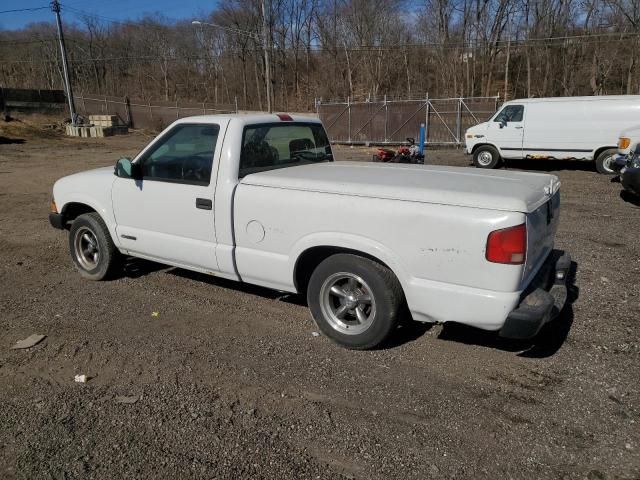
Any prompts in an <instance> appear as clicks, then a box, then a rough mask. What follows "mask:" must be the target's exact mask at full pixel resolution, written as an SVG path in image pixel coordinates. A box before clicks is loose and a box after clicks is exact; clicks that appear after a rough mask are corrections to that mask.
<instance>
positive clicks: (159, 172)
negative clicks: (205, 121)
mask: <svg viewBox="0 0 640 480" xmlns="http://www.w3.org/2000/svg"><path fill="white" fill-rule="evenodd" d="M219 131H220V127H219V126H218V125H194V124H182V125H177V126H176V127H174V128H173V129H171V130H170V131H169V132H168V133H167V134H166V135H165V136H164V137H163V138H162V139H161V140H160V141H159V142H158V143H157V144H156V145H154V147H153V148H152V149H151V150H149V151H148V152H146V153H145V155H144V157H143V158H141V159H140V160H139V161H140V162H141V163H142V177H143V178H144V179H148V180H159V181H165V182H175V183H188V184H195V185H209V181H210V180H211V165H212V164H213V153H214V152H215V149H216V143H217V141H218V132H219Z"/></svg>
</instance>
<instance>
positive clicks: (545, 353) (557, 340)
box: [438, 262, 580, 358]
mask: <svg viewBox="0 0 640 480" xmlns="http://www.w3.org/2000/svg"><path fill="white" fill-rule="evenodd" d="M576 272H577V264H576V263H575V262H571V270H570V271H569V275H568V277H567V302H566V303H565V306H564V308H563V310H562V312H561V313H560V315H559V316H558V317H557V318H556V319H555V320H553V321H552V322H549V323H547V324H546V325H545V326H544V327H542V330H540V333H538V335H536V336H535V337H534V338H532V339H529V340H511V339H508V338H502V337H500V336H499V335H498V334H497V333H496V332H487V331H485V330H479V329H477V328H473V327H469V326H466V325H461V324H457V323H446V324H444V325H443V328H442V331H441V332H440V335H438V338H439V339H440V340H449V341H453V342H460V343H465V344H468V345H479V346H482V347H489V348H496V349H498V350H504V351H507V352H518V356H519V357H528V358H547V357H551V356H552V355H554V354H555V353H556V352H557V351H558V350H560V348H561V347H562V345H563V344H564V342H565V340H566V339H567V337H568V336H569V331H570V330H571V326H572V325H573V303H574V302H575V301H576V300H577V299H578V296H579V294H580V290H579V288H578V287H577V286H576V284H575V279H576Z"/></svg>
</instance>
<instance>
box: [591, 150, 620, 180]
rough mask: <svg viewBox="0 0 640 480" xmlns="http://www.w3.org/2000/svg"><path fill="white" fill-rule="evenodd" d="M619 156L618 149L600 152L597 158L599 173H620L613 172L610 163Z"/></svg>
mask: <svg viewBox="0 0 640 480" xmlns="http://www.w3.org/2000/svg"><path fill="white" fill-rule="evenodd" d="M617 154H618V150H617V149H616V148H607V149H606V150H603V151H602V152H600V154H599V155H598V157H597V158H596V170H597V171H598V173H601V174H603V175H616V174H617V173H618V172H616V171H615V170H613V169H612V168H611V166H610V165H609V163H610V162H611V161H613V159H614V158H615V156H616V155H617Z"/></svg>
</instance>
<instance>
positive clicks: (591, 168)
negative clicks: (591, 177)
mask: <svg viewBox="0 0 640 480" xmlns="http://www.w3.org/2000/svg"><path fill="white" fill-rule="evenodd" d="M505 166H506V168H507V169H510V168H515V169H518V170H533V171H541V172H556V171H558V170H573V171H583V172H593V173H596V167H595V163H594V162H586V161H580V160H507V161H506V162H505Z"/></svg>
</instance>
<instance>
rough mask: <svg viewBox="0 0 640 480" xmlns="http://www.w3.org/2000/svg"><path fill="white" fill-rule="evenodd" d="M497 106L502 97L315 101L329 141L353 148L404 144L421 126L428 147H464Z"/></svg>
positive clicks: (414, 136)
mask: <svg viewBox="0 0 640 480" xmlns="http://www.w3.org/2000/svg"><path fill="white" fill-rule="evenodd" d="M498 106H499V97H465V98H434V99H430V98H424V99H416V100H387V98H386V97H385V98H384V99H383V100H374V101H358V102H353V101H351V100H350V99H347V101H346V102H327V103H325V102H323V101H322V100H317V101H316V111H317V113H318V116H319V117H320V119H321V120H322V123H323V124H324V127H325V128H326V130H327V134H328V135H329V138H330V140H331V141H332V142H335V143H345V144H351V145H359V144H398V143H402V142H405V141H406V139H407V138H408V137H412V138H417V137H418V133H419V131H420V125H421V124H424V125H425V127H426V143H427V144H436V145H461V144H462V143H464V132H465V131H466V129H467V128H469V127H471V126H473V125H476V124H478V123H480V122H484V121H486V120H487V119H488V118H489V117H491V116H492V115H493V114H494V113H495V112H496V110H497V109H498Z"/></svg>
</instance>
